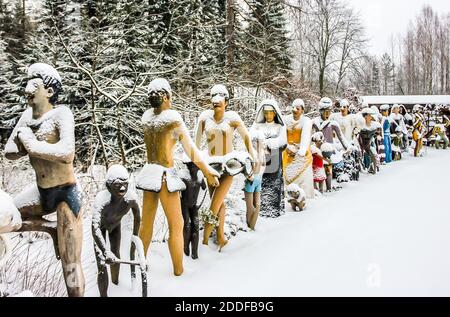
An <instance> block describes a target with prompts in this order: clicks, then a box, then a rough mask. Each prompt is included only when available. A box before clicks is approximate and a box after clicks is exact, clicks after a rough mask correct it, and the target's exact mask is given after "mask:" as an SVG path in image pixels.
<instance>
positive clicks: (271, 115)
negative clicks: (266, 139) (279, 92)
mask: <svg viewBox="0 0 450 317" xmlns="http://www.w3.org/2000/svg"><path fill="white" fill-rule="evenodd" d="M264 118H265V119H266V122H267V123H272V122H273V121H274V120H275V111H273V110H264Z"/></svg>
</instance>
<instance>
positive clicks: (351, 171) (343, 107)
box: [330, 99, 360, 181]
mask: <svg viewBox="0 0 450 317" xmlns="http://www.w3.org/2000/svg"><path fill="white" fill-rule="evenodd" d="M339 107H340V112H338V113H333V114H331V115H330V120H334V121H336V122H337V123H338V124H339V127H340V128H341V131H342V135H343V136H344V138H345V139H346V141H347V144H351V145H353V147H352V148H351V149H349V151H348V152H347V153H345V154H344V162H343V163H344V170H343V172H342V176H341V178H342V181H347V180H354V181H357V180H359V168H358V159H359V158H358V152H359V151H360V150H359V149H358V148H357V147H356V145H357V144H358V142H357V140H355V129H356V127H357V124H358V122H357V115H356V114H353V113H350V103H349V102H348V100H347V99H342V100H340V101H339Z"/></svg>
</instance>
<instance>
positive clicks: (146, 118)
mask: <svg viewBox="0 0 450 317" xmlns="http://www.w3.org/2000/svg"><path fill="white" fill-rule="evenodd" d="M174 123H178V124H179V125H181V126H182V127H185V125H184V121H183V118H182V117H181V115H180V114H179V113H178V111H176V110H172V109H168V110H164V111H162V112H161V113H160V114H155V112H154V109H149V110H147V111H146V112H145V113H144V115H143V116H142V124H143V125H144V126H145V127H147V128H149V129H152V130H155V131H160V130H162V129H164V128H165V127H167V126H168V125H171V124H174Z"/></svg>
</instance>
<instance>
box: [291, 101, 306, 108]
mask: <svg viewBox="0 0 450 317" xmlns="http://www.w3.org/2000/svg"><path fill="white" fill-rule="evenodd" d="M292 108H302V109H303V110H305V102H304V101H303V99H295V100H294V102H293V103H292Z"/></svg>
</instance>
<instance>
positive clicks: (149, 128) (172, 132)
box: [143, 109, 183, 167]
mask: <svg viewBox="0 0 450 317" xmlns="http://www.w3.org/2000/svg"><path fill="white" fill-rule="evenodd" d="M180 120H181V117H180V115H179V114H178V113H177V112H176V111H174V110H164V111H163V112H161V113H160V114H157V115H155V114H154V110H153V109H150V110H148V111H147V112H146V113H145V114H144V117H143V123H144V142H145V146H146V148H147V162H148V163H151V164H158V165H161V166H164V167H173V147H174V146H175V144H176V142H177V140H178V138H179V137H180V134H179V131H178V129H181V128H182V127H183V123H182V122H181V121H180Z"/></svg>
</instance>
